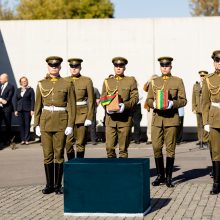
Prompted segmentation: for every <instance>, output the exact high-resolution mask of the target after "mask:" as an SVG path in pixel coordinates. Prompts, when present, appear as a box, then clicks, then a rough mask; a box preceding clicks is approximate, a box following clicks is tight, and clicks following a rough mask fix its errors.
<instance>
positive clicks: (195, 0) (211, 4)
mask: <svg viewBox="0 0 220 220" xmlns="http://www.w3.org/2000/svg"><path fill="white" fill-rule="evenodd" d="M190 7H191V9H192V11H191V15H192V16H219V14H220V13H219V0H190Z"/></svg>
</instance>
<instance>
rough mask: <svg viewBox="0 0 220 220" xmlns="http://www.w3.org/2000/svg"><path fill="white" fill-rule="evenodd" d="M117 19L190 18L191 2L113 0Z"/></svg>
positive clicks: (184, 0)
mask: <svg viewBox="0 0 220 220" xmlns="http://www.w3.org/2000/svg"><path fill="white" fill-rule="evenodd" d="M111 2H112V3H113V4H114V5H115V14H114V17H115V18H151V17H153V18H155V17H190V16H191V15H190V7H189V0H111Z"/></svg>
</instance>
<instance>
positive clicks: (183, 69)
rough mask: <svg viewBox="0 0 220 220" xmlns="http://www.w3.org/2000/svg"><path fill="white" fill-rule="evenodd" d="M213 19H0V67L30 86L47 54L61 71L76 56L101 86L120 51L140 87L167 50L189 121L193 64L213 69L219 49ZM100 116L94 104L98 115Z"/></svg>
mask: <svg viewBox="0 0 220 220" xmlns="http://www.w3.org/2000/svg"><path fill="white" fill-rule="evenodd" d="M219 22H220V18H219V17H202V18H160V19H98V20H96V19H95V20H92V19H91V20H43V21H0V52H1V53H0V73H2V72H5V71H6V72H8V73H9V74H10V78H11V81H12V82H13V83H17V84H18V80H19V78H20V77H21V76H23V75H25V76H27V77H28V78H29V81H30V85H31V86H32V87H34V88H35V87H36V85H37V81H38V80H40V79H42V78H43V77H44V76H45V74H46V73H47V67H46V62H45V58H46V57H47V56H50V55H58V56H61V57H63V58H64V62H63V64H62V70H61V75H62V76H67V75H68V74H69V70H68V63H67V59H68V58H70V57H80V58H82V59H83V60H84V62H83V69H82V74H83V75H87V76H89V77H91V78H92V80H93V83H94V86H96V87H97V88H98V89H99V90H100V91H101V88H102V83H103V80H104V78H105V77H107V76H108V75H109V74H110V73H113V66H112V63H111V59H112V57H114V56H124V57H126V58H127V59H128V61H129V63H128V65H127V70H126V74H127V75H133V76H135V77H136V79H137V81H138V83H139V86H140V88H142V87H143V84H144V83H145V82H146V81H147V79H148V78H149V77H150V75H152V74H155V73H156V74H159V75H160V71H159V64H158V61H157V58H158V57H160V56H165V55H167V56H172V57H174V61H173V70H172V73H173V75H177V76H179V77H182V78H183V80H184V83H185V87H186V93H187V98H188V104H187V106H186V108H185V121H184V126H195V125H196V118H195V116H194V115H193V114H192V112H191V96H192V86H193V84H194V83H195V81H196V80H199V76H198V71H199V70H207V71H209V72H212V71H213V63H212V60H211V53H212V51H213V50H216V49H220V44H219V34H220V30H219V28H218V26H219ZM145 97H146V94H145V93H144V98H145ZM142 112H143V120H142V126H146V124H147V119H146V111H145V110H144V109H143V111H142ZM102 117H103V110H102V107H99V108H98V119H102Z"/></svg>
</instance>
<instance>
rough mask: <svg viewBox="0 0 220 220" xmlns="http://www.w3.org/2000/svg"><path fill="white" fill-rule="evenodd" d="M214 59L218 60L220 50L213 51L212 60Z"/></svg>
mask: <svg viewBox="0 0 220 220" xmlns="http://www.w3.org/2000/svg"><path fill="white" fill-rule="evenodd" d="M215 57H219V58H220V50H215V51H213V53H212V59H213V60H214V58H215Z"/></svg>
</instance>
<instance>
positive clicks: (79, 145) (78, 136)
mask: <svg viewBox="0 0 220 220" xmlns="http://www.w3.org/2000/svg"><path fill="white" fill-rule="evenodd" d="M86 133H87V127H85V126H84V124H76V125H75V126H74V132H73V133H72V134H71V135H68V136H67V138H66V145H65V148H66V153H67V154H71V153H74V147H73V145H74V140H76V151H77V152H84V151H85V145H86Z"/></svg>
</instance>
